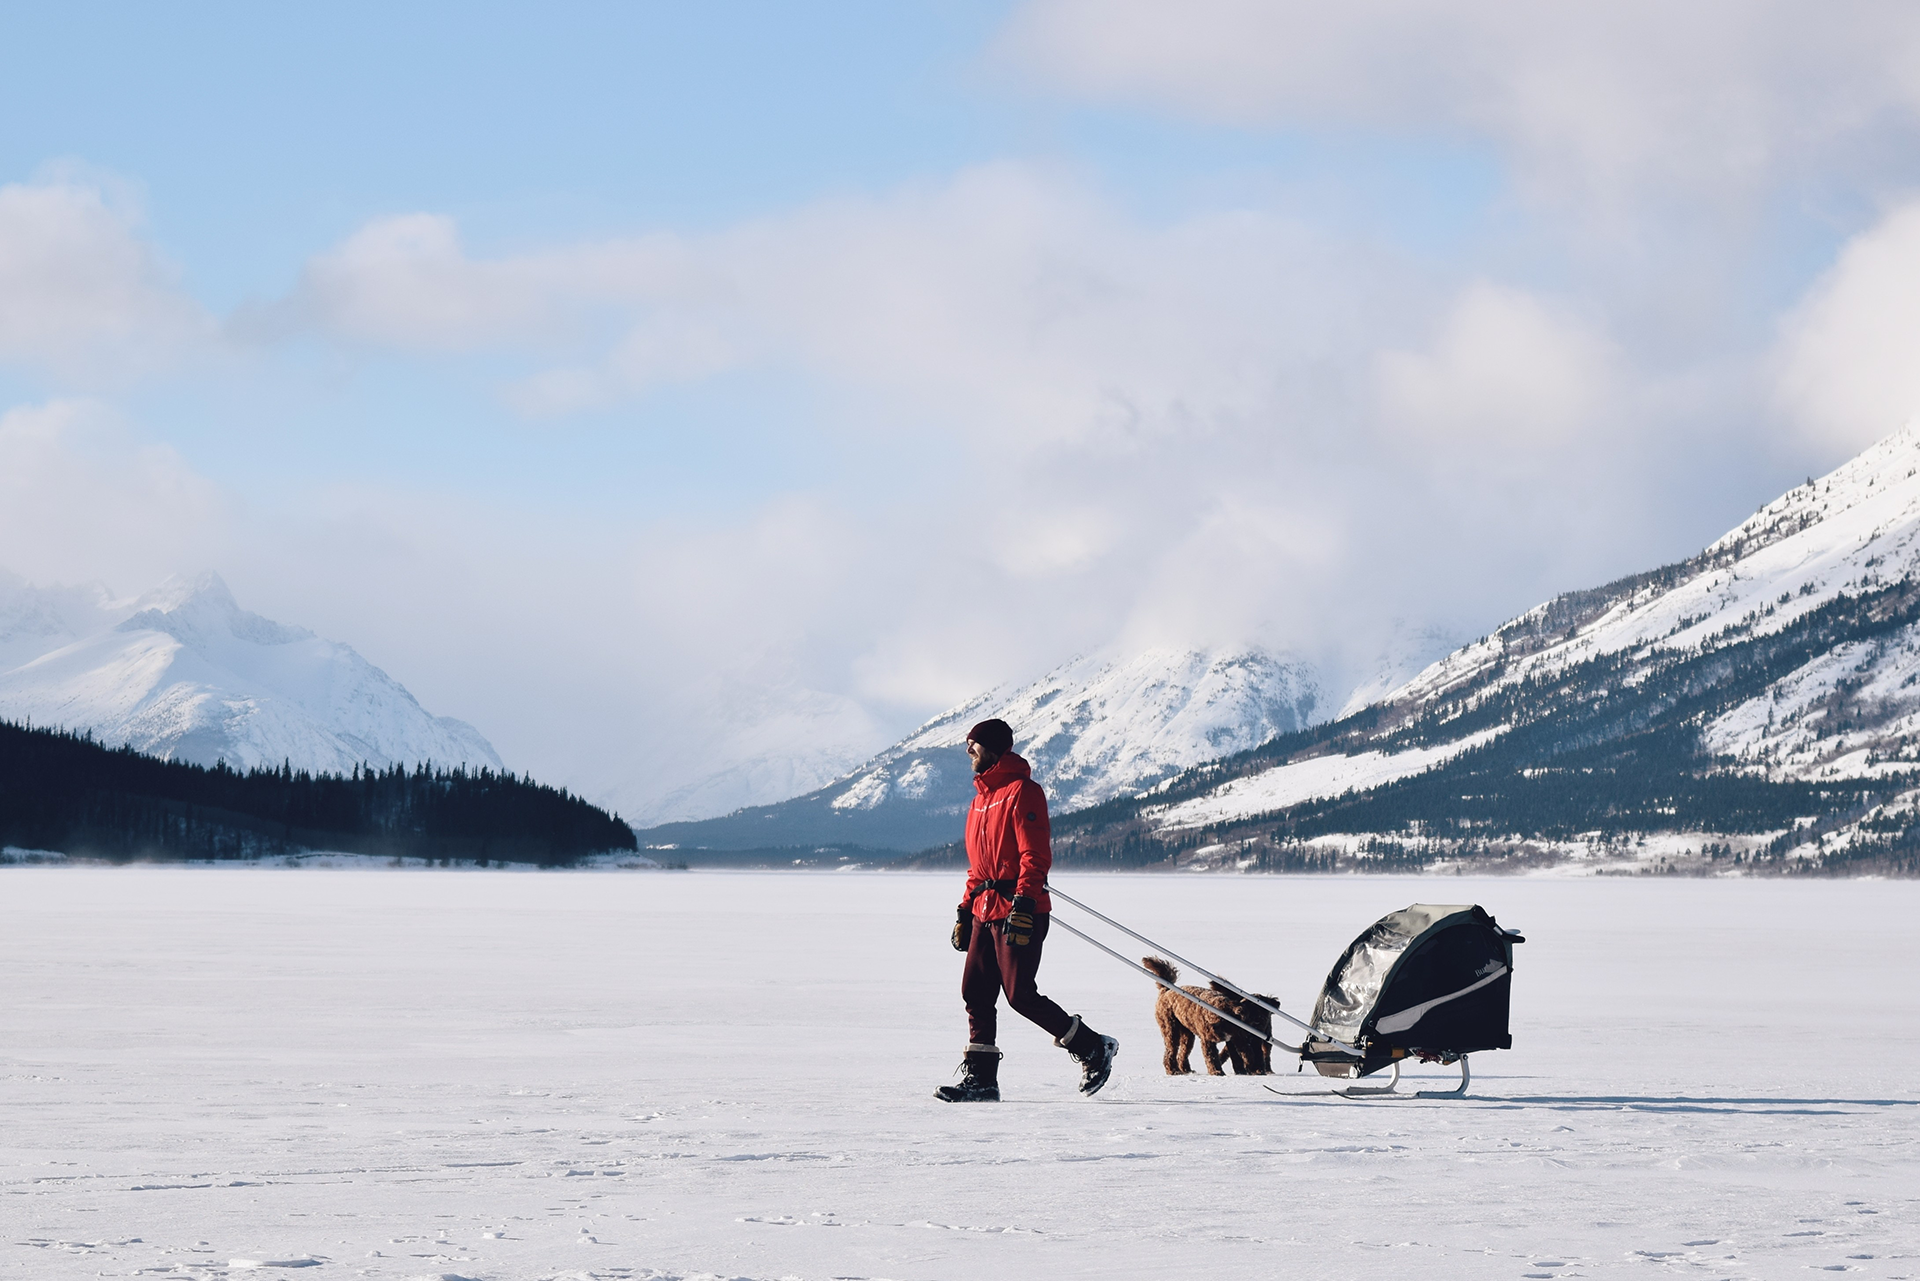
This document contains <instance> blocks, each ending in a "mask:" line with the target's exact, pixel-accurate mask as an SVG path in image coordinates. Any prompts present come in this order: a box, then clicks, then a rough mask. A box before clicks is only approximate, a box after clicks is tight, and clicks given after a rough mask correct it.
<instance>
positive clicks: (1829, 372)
mask: <svg viewBox="0 0 1920 1281" xmlns="http://www.w3.org/2000/svg"><path fill="white" fill-rule="evenodd" d="M1780 393H1781V397H1782V401H1783V403H1784V405H1785V407H1786V409H1787V411H1788V412H1789V413H1790V414H1791V415H1792V416H1793V418H1794V419H1795V421H1797V422H1798V423H1800V424H1801V426H1802V427H1803V428H1804V429H1805V430H1806V431H1808V432H1809V433H1810V434H1811V435H1812V436H1813V437H1814V438H1816V439H1818V440H1820V441H1821V442H1822V443H1825V444H1828V445H1830V446H1835V447H1838V448H1840V449H1842V450H1845V451H1849V452H1850V451H1853V450H1856V449H1859V448H1862V447H1864V446H1865V445H1867V444H1868V443H1870V442H1872V441H1874V440H1877V439H1878V438H1879V437H1881V436H1884V435H1886V434H1887V433H1888V432H1890V431H1893V430H1894V429H1896V428H1898V427H1900V426H1902V425H1903V424H1905V423H1906V422H1907V421H1908V420H1910V419H1912V418H1913V417H1915V416H1916V415H1920V201H1909V202H1908V203H1905V204H1902V205H1900V206H1898V207H1896V208H1894V209H1893V210H1891V211H1890V212H1889V213H1887V215H1886V216H1885V217H1884V218H1882V219H1881V220H1880V222H1879V223H1877V224H1876V225H1874V226H1873V227H1870V228H1869V229H1867V230H1866V231H1864V232H1862V233H1861V234H1860V235H1858V236H1856V237H1855V238H1854V239H1853V240H1852V241H1850V242H1849V243H1848V244H1847V246H1846V248H1845V249H1844V251H1843V252H1842V253H1841V254H1840V257H1839V261H1838V262H1836V263H1835V264H1834V266H1833V268H1832V269H1831V270H1830V271H1829V272H1827V274H1826V275H1825V276H1824V277H1823V278H1822V279H1821V280H1820V281H1819V282H1818V283H1817V284H1816V285H1815V286H1814V288H1813V289H1812V290H1811V291H1810V292H1809V294H1808V296H1807V299H1806V301H1805V302H1804V303H1803V304H1802V305H1801V306H1800V307H1799V308H1798V309H1797V310H1796V311H1795V313H1794V314H1793V315H1792V316H1790V317H1789V318H1788V320H1787V321H1786V323H1785V325H1784V327H1783V332H1782V340H1781V351H1780Z"/></svg>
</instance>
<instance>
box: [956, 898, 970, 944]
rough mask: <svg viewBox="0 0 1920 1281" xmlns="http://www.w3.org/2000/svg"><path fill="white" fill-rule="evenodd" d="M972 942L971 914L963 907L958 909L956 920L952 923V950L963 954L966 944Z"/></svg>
mask: <svg viewBox="0 0 1920 1281" xmlns="http://www.w3.org/2000/svg"><path fill="white" fill-rule="evenodd" d="M972 941H973V913H972V912H970V911H968V910H967V909H966V908H964V907H963V908H961V909H960V912H959V916H958V918H957V919H956V920H955V921H954V923H953V950H954V951H956V952H964V951H966V950H967V944H968V943H970V942H972Z"/></svg>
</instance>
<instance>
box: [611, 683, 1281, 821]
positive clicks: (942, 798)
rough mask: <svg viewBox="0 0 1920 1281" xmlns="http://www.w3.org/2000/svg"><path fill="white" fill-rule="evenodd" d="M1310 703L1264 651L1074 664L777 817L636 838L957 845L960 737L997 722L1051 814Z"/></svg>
mask: <svg viewBox="0 0 1920 1281" xmlns="http://www.w3.org/2000/svg"><path fill="white" fill-rule="evenodd" d="M1318 700H1319V691H1318V689H1317V688H1316V686H1315V684H1314V681H1313V678H1312V675H1311V674H1310V673H1309V672H1308V671H1307V670H1306V669H1305V668H1304V667H1302V666H1301V665H1300V664H1299V663H1297V662H1293V661H1291V660H1288V659H1285V658H1282V657H1279V656H1276V655H1273V654H1270V653H1267V652H1265V651H1261V650H1236V651H1224V652H1206V651H1201V650H1186V649H1155V650H1148V651H1146V652H1144V653H1140V654H1132V655H1127V656H1125V657H1115V656H1111V655H1094V656H1090V657H1082V658H1076V659H1074V660H1073V661H1071V662H1069V663H1066V664H1064V665H1062V666H1061V667H1058V668H1056V669H1055V670H1053V671H1051V672H1049V673H1047V674H1046V675H1045V676H1043V677H1041V678H1040V679H1039V680H1037V681H1034V682H1033V683H1032V684H1030V685H1026V686H1023V687H1019V688H1012V687H1002V688H999V689H994V690H990V691H988V692H987V693H985V694H982V695H980V696H979V697H977V698H974V699H971V700H969V701H968V702H966V703H963V704H961V705H960V706H959V707H955V708H953V709H951V710H950V711H947V712H944V713H942V714H941V715H939V716H936V717H934V718H933V719H932V720H930V721H928V722H927V723H926V724H925V725H922V726H921V727H920V728H919V729H917V730H915V731H914V732H913V733H912V734H911V735H909V736H908V737H907V738H905V739H903V740H902V741H900V742H899V743H896V744H894V745H893V746H892V747H890V748H888V749H887V750H885V751H883V752H881V753H880V754H879V755H877V756H875V757H874V758H873V759H872V760H870V761H868V762H867V763H866V764H864V765H862V766H861V767H860V768H859V769H857V770H854V771H853V772H852V773H850V774H847V775H845V776H844V777H841V778H839V779H838V780H836V781H835V782H833V783H831V784H830V785H828V786H826V787H823V788H820V789H818V790H816V791H813V792H810V793H808V794H807V795H804V796H799V797H796V798H794V799H792V800H789V801H785V802H782V803H780V804H777V805H763V806H758V807H753V808H748V809H743V810H740V811H738V812H736V813H733V814H730V815H728V816H727V817H725V818H721V819H712V820H708V821H706V822H702V823H676V824H666V825H663V826H659V827H655V828H651V829H648V830H646V831H644V832H642V833H641V838H642V841H643V843H652V844H661V845H665V844H677V845H682V846H688V847H706V848H713V849H760V848H773V847H780V846H790V845H810V844H852V845H866V846H874V847H881V848H890V849H907V850H911V849H921V848H925V847H927V846H931V845H935V844H944V843H946V842H948V841H951V840H954V839H955V838H956V836H957V834H958V832H959V828H960V821H961V819H960V816H961V814H962V812H963V810H964V808H965V806H966V805H967V804H968V803H969V801H970V799H971V797H972V795H973V784H972V771H971V768H970V766H969V763H968V761H967V757H966V754H965V752H964V750H963V749H962V746H961V745H962V743H963V742H964V741H965V738H966V732H967V730H968V729H969V728H970V727H972V726H973V725H974V724H975V723H976V722H979V721H982V720H985V719H987V718H988V717H992V716H998V717H1000V718H1001V719H1003V720H1005V721H1006V722H1007V723H1008V724H1009V725H1011V726H1012V727H1013V732H1014V747H1015V750H1016V751H1018V752H1019V753H1020V754H1021V755H1023V756H1025V757H1026V758H1027V760H1028V761H1029V762H1030V763H1031V764H1032V766H1033V771H1034V777H1035V778H1037V779H1038V780H1040V782H1041V783H1042V784H1043V785H1044V786H1045V787H1046V788H1047V793H1048V797H1049V800H1050V803H1051V805H1052V808H1053V810H1054V812H1055V813H1065V812H1068V811H1071V810H1077V809H1084V808H1085V807H1087V806H1090V805H1097V804H1099V803H1100V802H1102V801H1106V800H1109V799H1112V798H1113V797H1116V796H1124V795H1128V794H1131V793H1133V792H1137V791H1139V790H1141V789H1142V788H1146V787H1149V786H1151V785H1153V784H1154V783H1156V782H1158V781H1160V780H1161V779H1164V778H1167V777H1169V776H1171V775H1173V774H1175V773H1177V772H1179V771H1180V770H1182V769H1185V768H1187V767H1188V766H1190V765H1193V764H1196V763H1198V762H1200V761H1206V760H1212V759H1215V758H1217V757H1220V756H1225V755H1229V754H1231V753H1234V752H1239V751H1244V750H1246V749H1247V748H1250V747H1254V746H1256V745H1258V744H1260V743H1262V742H1265V741H1266V740H1268V739H1270V738H1272V737H1273V736H1275V735H1276V734H1283V733H1286V732H1288V731H1291V730H1297V729H1299V728H1300V727H1302V726H1304V725H1306V724H1308V723H1309V722H1310V720H1311V718H1312V714H1313V709H1314V707H1315V705H1316V703H1317V702H1318Z"/></svg>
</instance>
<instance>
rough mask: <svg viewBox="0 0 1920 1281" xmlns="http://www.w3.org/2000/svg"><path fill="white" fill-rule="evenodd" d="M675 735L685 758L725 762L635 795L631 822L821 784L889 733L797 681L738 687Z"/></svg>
mask: <svg viewBox="0 0 1920 1281" xmlns="http://www.w3.org/2000/svg"><path fill="white" fill-rule="evenodd" d="M702 724H703V725H704V726H705V727H706V730H707V732H706V734H705V736H704V737H702V736H701V735H700V733H699V730H698V729H695V730H693V731H691V737H688V736H686V735H683V737H682V739H681V740H678V741H679V742H680V743H681V744H682V745H683V746H684V747H685V748H686V749H687V750H686V755H687V757H688V758H690V759H694V760H700V761H708V762H711V761H724V762H727V764H726V765H724V766H723V767H722V768H721V769H719V770H716V771H714V772H713V773H710V774H705V775H703V776H701V777H698V778H696V779H695V780H694V781H692V782H688V783H683V784H680V785H679V786H676V787H672V788H671V789H670V790H669V791H667V792H666V794H665V795H662V796H634V795H631V793H632V791H633V790H634V789H632V788H627V789H624V790H626V791H627V792H628V793H629V796H628V798H627V799H623V800H622V801H621V804H620V812H621V813H622V814H624V815H626V816H627V817H628V818H629V819H630V820H631V821H632V822H633V823H634V824H635V825H636V826H640V827H645V826H650V825H653V824H658V823H675V822H693V821H697V820H700V819H706V818H713V817H715V816H716V815H721V814H731V813H733V812H734V811H735V810H739V809H743V808H745V807H747V806H750V805H768V804H772V803H774V802H777V801H784V800H786V799H787V798H788V797H792V796H800V795H803V794H805V793H807V792H811V791H814V790H815V789H817V788H820V787H824V786H826V785H827V784H828V783H831V782H833V781H834V780H835V779H837V778H841V777H844V776H845V775H846V774H847V773H848V771H850V770H852V769H854V768H855V767H857V766H858V765H859V764H860V763H861V762H862V761H864V760H866V759H867V758H868V757H869V756H871V755H872V754H873V750H874V748H875V747H876V746H878V745H879V744H881V743H884V742H886V740H887V735H886V733H885V732H884V731H883V730H881V729H880V727H879V725H878V724H877V723H876V722H875V721H874V718H873V716H872V715H871V714H870V713H869V712H868V711H867V710H866V709H865V708H864V707H862V706H860V704H858V703H856V702H854V701H853V700H852V699H850V698H844V697H841V696H839V695H836V694H828V693H824V692H822V691H820V690H814V689H805V688H802V687H800V686H798V685H796V684H791V683H789V684H785V685H778V686H775V687H773V688H770V689H769V688H757V689H746V688H736V689H733V690H731V691H729V693H728V694H727V695H725V696H722V697H720V698H718V699H716V700H714V702H713V703H712V705H711V707H710V711H709V714H708V715H707V716H705V717H703V718H702Z"/></svg>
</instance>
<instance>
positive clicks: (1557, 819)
mask: <svg viewBox="0 0 1920 1281" xmlns="http://www.w3.org/2000/svg"><path fill="white" fill-rule="evenodd" d="M1916 788H1920V427H1910V428H1908V429H1907V430H1905V431H1902V432H1899V433H1896V434H1895V435H1893V436H1890V437H1888V438H1887V439H1885V440H1883V441H1881V442H1879V443H1878V444H1876V445H1874V446H1873V447H1872V448H1870V449H1868V450H1867V451H1865V452H1864V453H1862V454H1861V455H1860V456H1859V457H1857V458H1855V459H1853V460H1852V461H1850V462H1848V463H1847V464H1846V465H1844V466H1842V467H1841V468H1839V469H1838V470H1836V471H1835V472H1833V473H1832V474H1831V475H1829V476H1826V477H1825V478H1823V479H1821V480H1818V481H1810V482H1808V483H1807V484H1805V485H1802V486H1799V487H1797V488H1795V489H1793V490H1792V491H1790V492H1788V493H1787V494H1785V495H1783V496H1782V497H1780V498H1779V499H1777V500H1775V501H1774V502H1771V503H1768V504H1767V505H1766V506H1764V507H1762V508H1761V509H1760V510H1759V511H1758V512H1756V513H1755V514H1754V515H1753V516H1752V517H1751V518H1750V519H1748V520H1746V521H1744V522H1743V523H1742V524H1741V525H1740V526H1738V527H1737V528H1735V529H1733V530H1732V531H1730V532H1729V533H1728V534H1727V535H1726V536H1725V537H1723V538H1721V539H1719V540H1718V541H1717V542H1715V543H1714V544H1713V545H1711V546H1710V547H1708V548H1706V549H1705V550H1704V551H1702V552H1701V553H1700V554H1699V555H1697V556H1694V557H1692V558H1690V559H1688V560H1686V561H1684V562H1681V563H1679V564H1676V565H1669V566H1666V567H1663V568H1661V569H1656V570H1652V571H1649V572H1647V573H1643V574H1637V575H1634V576H1632V577H1630V578H1626V579H1622V580H1620V581H1619V582H1616V583H1612V584H1609V585H1607V586H1605V587H1602V588H1598V589H1595V590H1592V591H1583V592H1573V593H1569V594H1567V595H1565V596H1561V597H1558V598H1556V599H1554V600H1552V601H1549V602H1547V603H1546V604H1544V605H1541V606H1539V607H1537V608H1535V609H1533V610H1530V611H1528V612H1527V613H1526V614H1523V615H1521V616H1520V617H1519V618H1516V619H1514V620H1513V621H1512V622H1510V623H1508V624H1506V625H1505V626H1504V627H1501V628H1500V629H1498V630H1497V631H1495V632H1494V633H1493V634H1491V635H1490V636H1487V637H1484V638H1482V639H1480V640H1478V641H1475V642H1474V643H1473V644H1470V645H1467V646H1465V647H1464V648H1461V649H1459V650H1457V651H1455V652H1454V653H1452V654H1450V655H1448V656H1447V657H1446V658H1444V659H1442V660H1441V661H1439V662H1437V663H1434V664H1433V665H1431V666H1429V667H1428V668H1426V669H1425V670H1424V671H1422V672H1420V673H1419V674H1417V675H1416V676H1414V677H1413V679H1411V680H1410V681H1408V682H1407V683H1405V684H1404V685H1402V686H1400V687H1399V688H1398V689H1396V690H1394V691H1392V692H1391V693H1389V694H1388V695H1387V696H1386V697H1385V698H1383V699H1381V700H1380V701H1378V702H1376V703H1374V704H1372V705H1371V706H1369V707H1367V708H1365V709H1363V710H1360V711H1358V712H1355V713H1353V714H1351V715H1348V716H1346V717H1344V718H1342V719H1340V720H1337V721H1335V722H1333V723H1331V724H1329V725H1326V726H1322V727H1320V728H1319V729H1317V730H1314V731H1310V732H1308V733H1305V734H1299V735H1293V736H1289V737H1285V738H1282V739H1280V740H1277V741H1276V742H1274V743H1272V744H1269V745H1267V746H1266V747H1263V748H1261V749H1259V750H1258V751H1256V752H1253V753H1249V754H1247V755H1245V756H1243V757H1241V758H1239V759H1236V760H1231V761H1225V762H1220V763H1217V764H1214V765H1210V766H1204V767H1201V768H1200V769H1197V770H1194V771H1190V772H1189V773H1188V774H1187V775H1185V776H1182V777H1180V778H1177V779H1173V780H1169V782H1168V783H1167V784H1165V785H1164V786H1163V788H1162V789H1161V790H1160V792H1159V793H1158V794H1156V795H1155V796H1154V797H1152V798H1150V799H1149V800H1148V801H1146V802H1143V803H1142V804H1140V805H1138V806H1137V807H1135V808H1133V809H1132V810H1131V811H1130V812H1129V813H1128V814H1127V815H1124V816H1122V818H1121V820H1120V821H1119V822H1117V823H1115V822H1110V823H1108V824H1107V826H1106V827H1105V828H1104V829H1103V830H1098V831H1096V830H1093V829H1091V828H1090V829H1088V830H1086V831H1085V832H1084V833H1082V839H1083V841H1084V842H1085V845H1086V848H1087V850H1088V852H1092V851H1093V850H1095V849H1102V848H1110V847H1111V846H1112V844H1113V842H1114V841H1115V840H1116V839H1118V836H1117V833H1118V832H1119V831H1120V830H1121V829H1122V827H1124V824H1125V823H1126V822H1128V821H1132V822H1135V823H1145V824H1146V825H1147V826H1149V827H1150V828H1151V829H1153V830H1154V831H1155V832H1156V833H1157V834H1158V838H1159V839H1160V841H1161V842H1162V844H1163V846H1164V847H1165V849H1166V850H1167V851H1174V850H1193V849H1196V848H1207V847H1212V848H1214V849H1216V850H1221V849H1229V850H1231V851H1233V852H1234V853H1235V856H1236V857H1239V858H1241V860H1242V861H1246V860H1252V861H1253V862H1255V863H1257V864H1260V865H1272V866H1320V865H1323V862H1324V858H1325V857H1331V856H1333V855H1334V854H1336V853H1337V854H1338V855H1339V857H1342V858H1344V857H1348V856H1350V855H1352V854H1353V853H1354V852H1355V851H1356V850H1358V849H1360V848H1362V846H1364V847H1365V848H1369V849H1373V850H1376V851H1385V852H1386V853H1388V854H1390V855H1391V856H1393V857H1397V858H1406V859H1409V860H1412V861H1421V860H1423V859H1426V858H1431V857H1435V856H1441V855H1446V854H1449V853H1458V852H1460V851H1461V850H1462V849H1465V848H1467V847H1469V846H1472V847H1474V848H1482V847H1486V846H1487V844H1488V842H1494V843H1495V844H1498V843H1500V842H1502V841H1504V842H1506V843H1507V846H1508V847H1511V846H1512V845H1513V843H1514V842H1516V841H1533V842H1535V849H1534V853H1535V854H1540V855H1542V856H1544V855H1545V854H1554V852H1555V851H1557V854H1556V855H1555V856H1564V855H1566V854H1568V853H1570V852H1572V853H1578V852H1580V851H1581V850H1590V849H1593V848H1597V847H1599V846H1602V845H1607V844H1609V843H1612V842H1616V841H1617V839H1619V838H1620V836H1621V834H1622V833H1625V832H1635V833H1646V832H1649V831H1662V830H1668V831H1679V832H1692V833H1695V834H1697V835H1699V836H1700V838H1701V839H1699V840H1695V841H1692V842H1690V843H1688V842H1683V843H1682V845H1683V846H1684V848H1685V852H1686V853H1687V856H1688V857H1694V856H1696V855H1698V854H1699V853H1700V851H1703V850H1704V851H1708V852H1709V853H1711V854H1713V855H1714V856H1716V857H1721V858H1726V857H1733V856H1735V855H1738V856H1739V859H1740V861H1742V862H1744V861H1746V860H1747V859H1748V858H1749V857H1750V856H1761V857H1765V858H1769V859H1774V858H1782V857H1787V856H1798V857H1806V856H1809V855H1812V854H1818V855H1820V856H1821V857H1828V858H1831V857H1833V856H1834V855H1835V852H1836V851H1838V850H1841V849H1843V848H1844V849H1851V850H1856V851H1859V852H1860V853H1861V856H1862V857H1873V858H1879V857H1883V856H1888V857H1892V856H1895V855H1897V853H1898V850H1899V849H1901V848H1906V847H1904V846H1902V845H1901V842H1902V841H1905V840H1907V837H1906V836H1905V833H1906V831H1907V830H1908V829H1909V827H1913V826H1914V825H1915V824H1916V823H1920V818H1917V817H1916V810H1917V809H1920V790H1915V789H1916ZM1359 837H1364V838H1365V839H1364V840H1362V841H1358V842H1356V840H1355V839H1350V838H1359ZM1383 837H1392V838H1393V839H1392V841H1383V840H1382V839H1380V838H1383ZM1540 842H1546V843H1547V845H1551V846H1552V847H1553V849H1552V850H1547V849H1546V847H1545V846H1541V845H1540V844H1539V843H1540ZM1476 843H1477V844H1476ZM1556 843H1557V844H1556ZM1914 844H1915V845H1917V846H1920V828H1916V829H1915V837H1914ZM1676 848H1679V847H1676ZM1543 851H1544V853H1543ZM1875 851H1878V852H1877V853H1876V852H1875ZM1890 852H1891V853H1890ZM1904 857H1911V855H1910V853H1909V854H1908V855H1905V856H1904ZM1316 860H1320V861H1316Z"/></svg>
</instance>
